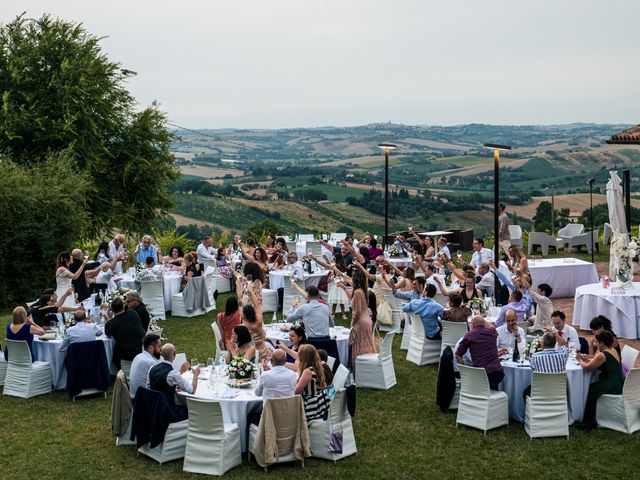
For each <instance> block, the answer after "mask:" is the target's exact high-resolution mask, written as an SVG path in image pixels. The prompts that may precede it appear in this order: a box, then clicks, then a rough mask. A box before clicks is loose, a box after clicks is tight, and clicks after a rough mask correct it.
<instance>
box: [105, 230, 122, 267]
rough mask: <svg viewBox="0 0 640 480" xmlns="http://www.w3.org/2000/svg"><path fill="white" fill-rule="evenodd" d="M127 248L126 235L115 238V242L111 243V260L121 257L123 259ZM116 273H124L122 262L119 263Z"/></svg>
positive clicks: (109, 253)
mask: <svg viewBox="0 0 640 480" xmlns="http://www.w3.org/2000/svg"><path fill="white" fill-rule="evenodd" d="M125 252H126V247H125V245H124V235H123V234H121V233H119V234H118V235H116V236H115V238H114V239H113V240H111V241H110V242H109V252H108V253H107V255H109V259H113V258H115V257H117V256H118V255H120V256H121V257H124V256H125ZM116 273H122V262H120V261H118V263H116Z"/></svg>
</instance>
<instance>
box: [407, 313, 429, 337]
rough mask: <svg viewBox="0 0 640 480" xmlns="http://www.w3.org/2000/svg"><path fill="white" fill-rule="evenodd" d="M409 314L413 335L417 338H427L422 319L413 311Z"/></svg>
mask: <svg viewBox="0 0 640 480" xmlns="http://www.w3.org/2000/svg"><path fill="white" fill-rule="evenodd" d="M409 316H410V317H411V336H412V337H415V338H416V339H426V338H427V337H426V336H425V333H424V325H423V323H422V319H421V318H420V317H419V316H418V315H416V314H415V313H413V312H409Z"/></svg>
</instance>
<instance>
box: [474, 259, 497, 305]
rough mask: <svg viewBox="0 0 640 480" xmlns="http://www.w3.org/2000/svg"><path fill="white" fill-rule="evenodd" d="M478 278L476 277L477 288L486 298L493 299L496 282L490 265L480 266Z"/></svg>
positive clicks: (483, 264) (482, 264)
mask: <svg viewBox="0 0 640 480" xmlns="http://www.w3.org/2000/svg"><path fill="white" fill-rule="evenodd" d="M478 277H479V278H478ZM478 277H476V287H477V288H479V289H480V291H481V292H482V293H483V295H484V296H485V297H493V294H494V290H495V285H496V280H495V276H494V275H493V272H492V271H491V268H490V267H489V264H488V263H481V264H480V267H478Z"/></svg>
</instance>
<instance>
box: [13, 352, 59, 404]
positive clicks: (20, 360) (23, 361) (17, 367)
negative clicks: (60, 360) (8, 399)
mask: <svg viewBox="0 0 640 480" xmlns="http://www.w3.org/2000/svg"><path fill="white" fill-rule="evenodd" d="M6 345H7V351H8V352H9V361H8V362H7V374H6V377H5V380H4V394H5V395H10V396H12V397H21V398H31V397H35V396H37V395H44V394H46V393H51V391H52V373H51V364H50V363H49V362H33V363H31V352H30V350H29V345H28V344H27V342H25V341H24V340H6Z"/></svg>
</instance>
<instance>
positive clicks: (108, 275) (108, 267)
mask: <svg viewBox="0 0 640 480" xmlns="http://www.w3.org/2000/svg"><path fill="white" fill-rule="evenodd" d="M116 258H118V257H116ZM116 265H117V263H115V264H114V263H113V262H104V263H103V264H101V265H100V271H99V272H98V275H97V276H96V285H106V287H107V288H109V289H110V290H115V289H117V288H118V285H117V284H116V281H119V280H121V279H120V277H115V272H114V270H115V269H116Z"/></svg>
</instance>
